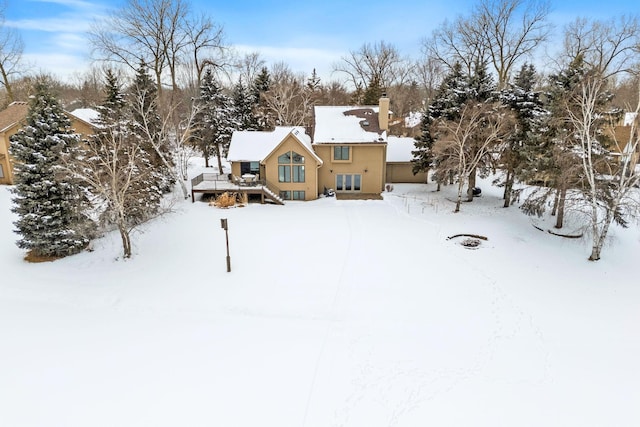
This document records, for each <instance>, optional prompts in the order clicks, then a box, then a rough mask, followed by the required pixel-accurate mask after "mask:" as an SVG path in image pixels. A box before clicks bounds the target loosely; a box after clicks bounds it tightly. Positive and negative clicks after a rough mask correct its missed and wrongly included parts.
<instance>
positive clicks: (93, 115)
mask: <svg viewBox="0 0 640 427" xmlns="http://www.w3.org/2000/svg"><path fill="white" fill-rule="evenodd" d="M71 114H73V115H74V116H76V117H77V118H79V119H80V120H83V121H85V122H87V123H90V124H93V125H95V124H96V123H97V121H98V118H99V117H100V113H99V112H97V111H96V110H94V109H93V108H77V109H75V110H73V111H71Z"/></svg>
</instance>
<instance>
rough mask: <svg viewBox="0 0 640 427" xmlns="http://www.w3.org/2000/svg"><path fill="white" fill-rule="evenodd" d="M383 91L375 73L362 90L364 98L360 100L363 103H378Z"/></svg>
mask: <svg viewBox="0 0 640 427" xmlns="http://www.w3.org/2000/svg"><path fill="white" fill-rule="evenodd" d="M383 93H384V89H383V87H382V86H381V82H380V78H379V77H378V76H377V75H376V76H373V78H372V79H371V80H370V81H369V84H368V85H367V88H366V89H365V91H364V98H363V100H362V102H363V104H364V105H378V100H379V99H380V97H381V96H382V94H383Z"/></svg>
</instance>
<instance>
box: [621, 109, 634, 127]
mask: <svg viewBox="0 0 640 427" xmlns="http://www.w3.org/2000/svg"><path fill="white" fill-rule="evenodd" d="M637 117H638V113H636V112H632V113H624V122H623V124H622V126H631V125H632V124H633V121H634V120H635V119H636V118H637Z"/></svg>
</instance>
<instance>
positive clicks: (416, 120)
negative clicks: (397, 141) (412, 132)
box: [404, 111, 422, 128]
mask: <svg viewBox="0 0 640 427" xmlns="http://www.w3.org/2000/svg"><path fill="white" fill-rule="evenodd" d="M420 122H422V113H421V112H420V111H412V112H410V113H409V115H408V116H407V117H405V118H404V126H405V127H408V128H412V127H415V126H418V125H419V124H420Z"/></svg>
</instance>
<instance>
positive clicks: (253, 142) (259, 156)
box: [227, 126, 322, 163]
mask: <svg viewBox="0 0 640 427" xmlns="http://www.w3.org/2000/svg"><path fill="white" fill-rule="evenodd" d="M289 134H291V135H293V136H294V137H295V138H296V139H297V140H298V141H299V142H300V143H301V144H302V145H303V146H304V147H306V148H307V149H308V150H309V152H310V153H311V155H312V156H313V157H314V158H315V159H316V160H317V161H318V162H319V163H322V160H320V158H319V157H318V156H317V155H316V153H315V152H314V151H313V148H312V147H311V137H309V135H307V134H306V133H305V132H304V127H301V126H276V128H275V130H273V131H252V130H245V131H235V132H233V135H232V136H231V143H230V144H229V154H228V155H227V160H228V161H230V162H242V161H246V162H257V161H262V160H264V159H265V158H266V157H267V156H268V155H269V154H270V153H271V152H272V151H273V150H274V149H275V148H276V147H277V146H278V144H280V143H281V142H282V141H283V140H284V139H285V138H286V137H287V135H289Z"/></svg>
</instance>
